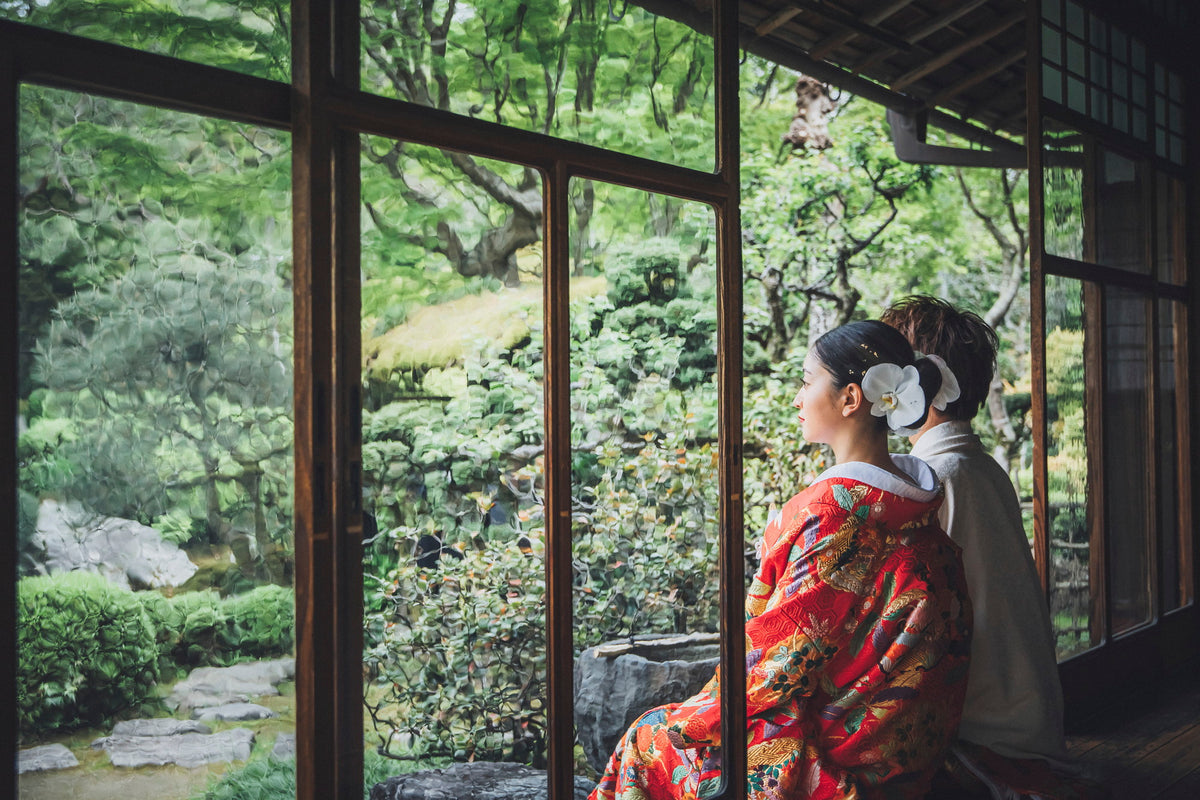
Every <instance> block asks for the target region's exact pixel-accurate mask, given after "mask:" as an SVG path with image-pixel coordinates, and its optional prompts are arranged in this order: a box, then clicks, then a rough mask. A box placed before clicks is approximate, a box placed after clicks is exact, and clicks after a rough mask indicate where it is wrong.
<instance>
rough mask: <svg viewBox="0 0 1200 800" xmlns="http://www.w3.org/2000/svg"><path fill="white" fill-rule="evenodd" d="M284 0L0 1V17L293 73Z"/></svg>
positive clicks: (228, 65) (241, 67)
mask: <svg viewBox="0 0 1200 800" xmlns="http://www.w3.org/2000/svg"><path fill="white" fill-rule="evenodd" d="M290 18H291V4H290V3H289V2H288V1H287V0H257V1H256V2H253V3H246V2H237V1H236V0H209V1H207V2H196V0H159V1H158V2H154V3H132V2H127V1H125V0H36V2H0V19H8V20H12V21H13V22H21V23H24V24H27V25H35V26H37V27H39V28H47V29H49V30H53V31H59V32H60V33H70V34H73V35H75V36H84V37H87V38H88V39H96V40H99V41H102V42H110V43H112V44H119V45H123V46H125V47H132V48H135V49H137V50H145V51H147V52H150V53H157V54H159V55H165V56H172V57H173V58H181V59H183V60H185V61H194V62H196V63H198V64H207V65H209V66H216V67H222V68H224V69H229V70H233V71H234V72H241V73H244V74H247V75H256V76H258V77H260V78H271V79H274V80H277V81H288V80H291V54H290V53H291V49H290V48H291V40H290V36H291V31H290V28H291V24H290Z"/></svg>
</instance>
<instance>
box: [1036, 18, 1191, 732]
mask: <svg viewBox="0 0 1200 800" xmlns="http://www.w3.org/2000/svg"><path fill="white" fill-rule="evenodd" d="M1040 6H1041V4H1040V3H1030V4H1028V5H1027V11H1028V13H1029V18H1028V24H1027V36H1028V47H1027V59H1028V60H1027V70H1026V80H1027V85H1026V92H1027V94H1026V101H1027V112H1028V114H1027V119H1028V128H1027V133H1026V145H1027V148H1028V156H1029V181H1030V203H1029V208H1030V301H1031V302H1030V305H1031V312H1032V313H1031V316H1032V318H1033V320H1034V326H1033V331H1032V332H1031V333H1032V361H1033V365H1032V376H1033V409H1032V418H1033V429H1034V454H1035V455H1034V520H1035V521H1034V528H1035V535H1034V542H1035V544H1034V549H1035V556H1036V559H1037V562H1038V567H1039V573H1040V574H1041V576H1042V579H1043V582H1044V586H1046V585H1047V584H1046V581H1048V577H1049V576H1048V574H1047V573H1048V572H1049V569H1048V564H1049V535H1048V534H1049V532H1048V531H1047V530H1046V519H1047V516H1046V511H1047V503H1048V474H1047V461H1046V409H1045V403H1046V362H1045V358H1046V351H1045V335H1046V332H1045V326H1044V320H1045V307H1046V297H1045V280H1046V276H1047V275H1058V276H1062V277H1066V278H1072V279H1076V280H1079V281H1081V282H1082V284H1083V291H1084V305H1085V314H1084V319H1085V328H1086V334H1085V335H1086V339H1085V341H1086V344H1085V354H1084V358H1085V369H1086V374H1087V376H1088V386H1087V388H1086V402H1087V403H1088V414H1089V415H1090V416H1091V417H1092V418H1094V419H1096V420H1102V419H1103V403H1104V388H1103V387H1104V386H1105V377H1104V376H1105V367H1106V361H1107V353H1106V343H1105V341H1104V313H1105V305H1106V304H1105V302H1104V297H1103V294H1104V288H1105V287H1108V286H1119V287H1124V288H1128V289H1131V290H1133V291H1135V292H1137V293H1139V294H1141V295H1142V296H1144V297H1145V299H1146V300H1147V301H1148V302H1150V303H1151V304H1152V307H1151V310H1150V314H1149V318H1148V319H1147V325H1148V331H1147V343H1146V344H1147V371H1148V372H1147V395H1148V408H1147V415H1148V419H1149V425H1150V430H1151V431H1152V441H1149V442H1147V443H1146V448H1147V458H1148V459H1149V469H1148V472H1149V478H1148V480H1149V481H1150V494H1149V497H1148V501H1149V503H1148V506H1149V507H1148V508H1147V509H1145V515H1146V525H1147V531H1148V532H1149V536H1150V538H1149V542H1148V553H1147V558H1149V559H1150V561H1149V581H1150V591H1151V593H1152V596H1151V603H1150V609H1149V620H1148V621H1147V622H1146V623H1145V624H1141V625H1138V626H1135V627H1133V628H1132V629H1129V630H1126V631H1122V632H1121V633H1119V634H1115V635H1114V634H1113V633H1112V609H1111V604H1110V603H1109V602H1108V593H1109V580H1108V576H1109V574H1110V571H1111V564H1109V563H1108V552H1107V550H1108V548H1107V537H1108V536H1110V535H1119V534H1116V533H1115V532H1110V531H1109V530H1108V526H1107V525H1106V521H1105V518H1104V517H1105V505H1106V502H1105V498H1106V496H1107V494H1108V493H1107V491H1106V486H1105V462H1104V437H1103V433H1102V430H1103V426H1102V425H1097V426H1093V429H1092V430H1095V435H1093V432H1092V430H1089V433H1088V443H1087V447H1088V475H1089V486H1090V491H1091V493H1092V495H1093V496H1092V497H1090V498H1089V518H1090V519H1091V524H1092V527H1091V533H1090V536H1091V547H1090V557H1091V560H1090V563H1089V566H1090V580H1091V585H1092V601H1093V602H1092V626H1093V629H1092V637H1093V647H1091V648H1090V649H1089V650H1087V651H1085V652H1083V653H1080V654H1078V655H1076V656H1073V657H1071V658H1069V659H1066V660H1065V661H1063V662H1062V663H1061V664H1060V665H1059V671H1060V675H1061V677H1062V683H1063V692H1064V697H1065V700H1066V711H1067V719H1068V723H1071V722H1073V721H1074V720H1078V719H1080V718H1082V717H1083V716H1085V715H1086V714H1088V713H1089V710H1090V709H1094V708H1095V707H1096V705H1097V704H1098V703H1103V702H1105V701H1106V699H1107V698H1109V697H1111V696H1112V693H1113V692H1117V691H1122V690H1127V688H1128V687H1129V686H1130V685H1139V684H1140V685H1145V684H1146V683H1147V682H1152V681H1153V680H1155V679H1156V678H1158V677H1161V675H1162V674H1164V673H1165V672H1166V671H1168V670H1169V669H1171V668H1173V667H1175V666H1178V665H1180V664H1181V663H1183V662H1184V661H1185V660H1187V659H1189V658H1192V657H1194V656H1195V655H1196V653H1197V652H1198V651H1200V610H1198V608H1197V603H1196V602H1195V597H1194V594H1193V587H1194V586H1195V581H1196V576H1197V573H1198V565H1197V564H1196V563H1195V560H1194V546H1193V545H1194V541H1195V537H1196V531H1195V530H1194V527H1193V522H1194V516H1193V514H1192V501H1191V498H1192V497H1194V496H1195V490H1196V487H1197V477H1198V476H1197V475H1195V474H1192V470H1191V469H1190V464H1191V462H1192V460H1193V458H1194V454H1195V453H1196V443H1195V442H1194V441H1192V439H1191V426H1190V425H1189V424H1188V423H1189V415H1190V410H1191V405H1190V400H1189V398H1190V397H1196V396H1200V395H1197V380H1196V378H1197V376H1196V370H1194V369H1191V364H1192V358H1193V353H1195V352H1196V351H1195V346H1196V339H1195V337H1196V335H1197V331H1196V330H1195V325H1193V324H1191V318H1192V313H1191V312H1192V309H1194V308H1196V307H1197V306H1196V303H1197V299H1198V298H1200V286H1197V284H1198V283H1200V282H1198V281H1196V280H1194V279H1192V278H1191V276H1192V275H1193V274H1194V272H1192V271H1191V270H1190V264H1189V263H1188V260H1187V259H1186V256H1187V255H1188V253H1196V252H1197V250H1196V246H1197V241H1198V239H1200V237H1198V236H1197V233H1196V232H1195V230H1194V227H1195V226H1194V225H1193V226H1188V224H1187V223H1188V221H1189V220H1195V219H1197V210H1198V203H1197V190H1198V188H1200V169H1198V165H1197V163H1196V161H1197V160H1196V159H1192V161H1191V163H1190V164H1189V165H1186V166H1181V165H1180V164H1178V163H1174V162H1172V161H1170V160H1168V159H1166V158H1162V157H1161V156H1159V155H1158V154H1157V153H1156V150H1155V146H1154V141H1153V136H1151V137H1150V138H1149V141H1141V140H1139V139H1137V138H1135V137H1133V136H1131V135H1128V134H1124V133H1120V132H1118V131H1115V130H1111V129H1109V128H1108V127H1107V126H1106V125H1104V124H1103V122H1102V121H1098V120H1095V119H1093V118H1091V117H1090V116H1089V115H1085V114H1080V113H1077V112H1074V111H1072V110H1070V109H1069V108H1067V107H1066V105H1065V103H1058V102H1055V101H1051V100H1048V99H1046V98H1044V97H1043V95H1042V85H1041V81H1042V70H1041V66H1042V58H1041V32H1042V26H1041V8H1040ZM1085 6H1086V4H1085ZM1089 11H1090V8H1089ZM1117 22H1119V20H1118V21H1117ZM1114 24H1116V23H1115V22H1114ZM1151 69H1152V70H1153V65H1152V66H1151ZM1152 88H1153V87H1152ZM1048 117H1052V118H1053V119H1054V120H1055V121H1056V122H1059V123H1062V124H1065V125H1068V126H1070V127H1072V128H1074V129H1076V130H1078V131H1080V132H1081V133H1082V134H1084V135H1085V138H1086V139H1087V140H1089V144H1087V145H1086V146H1085V164H1087V167H1086V168H1085V175H1084V181H1083V206H1084V209H1083V220H1082V223H1083V226H1084V249H1083V253H1082V260H1079V261H1076V260H1074V259H1069V258H1063V257H1060V256H1055V255H1052V254H1049V253H1047V252H1046V251H1045V237H1044V229H1043V220H1044V215H1045V205H1044V183H1043V181H1044V169H1043V168H1044V159H1043V152H1044V151H1043V146H1044V143H1043V138H1042V128H1043V119H1045V118H1048ZM1198 117H1200V113H1198V112H1197V109H1196V108H1195V106H1194V105H1192V106H1189V107H1188V120H1187V123H1188V126H1187V134H1186V137H1187V144H1189V145H1191V147H1192V148H1194V147H1195V144H1196V142H1197V139H1198V137H1197V130H1196V127H1195V126H1196V124H1197V123H1198ZM1150 122H1151V124H1152V123H1153V117H1151V120H1150ZM1097 145H1100V146H1103V147H1104V148H1107V149H1112V150H1114V151H1116V152H1118V153H1120V154H1121V155H1124V156H1127V157H1131V158H1134V159H1136V160H1138V161H1140V162H1141V163H1142V164H1143V165H1144V167H1145V172H1146V174H1147V176H1148V177H1147V179H1146V180H1147V182H1150V183H1152V182H1153V181H1155V180H1158V179H1159V176H1160V175H1167V176H1171V177H1177V178H1181V179H1182V181H1183V185H1184V192H1185V201H1186V206H1185V207H1183V208H1178V209H1177V210H1176V213H1177V215H1178V216H1177V218H1176V220H1175V228H1174V231H1175V232H1174V235H1175V237H1176V239H1175V241H1174V242H1173V243H1172V244H1171V245H1170V246H1172V247H1173V248H1174V250H1175V257H1176V258H1177V259H1183V260H1182V261H1177V262H1176V264H1182V270H1183V272H1182V275H1183V276H1184V283H1183V284H1182V285H1180V284H1177V283H1175V282H1174V281H1173V280H1171V281H1163V280H1160V279H1159V275H1158V268H1157V263H1156V260H1155V256H1156V254H1157V253H1156V248H1157V236H1156V231H1157V228H1156V224H1155V223H1156V219H1155V214H1156V213H1157V209H1156V204H1155V201H1154V192H1153V191H1152V188H1153V187H1149V188H1147V187H1143V191H1142V207H1143V210H1144V212H1145V214H1146V221H1147V226H1146V227H1147V229H1146V231H1145V234H1146V243H1145V244H1146V246H1145V250H1146V252H1145V258H1146V262H1147V264H1148V265H1149V267H1150V269H1149V272H1148V274H1137V273H1134V272H1130V271H1126V270H1121V269H1115V268H1112V267H1108V266H1104V265H1100V264H1096V263H1095V261H1096V255H1097V254H1096V252H1095V230H1096V219H1095V208H1096V202H1097V194H1096V187H1095V186H1094V177H1093V176H1094V175H1095V168H1096V164H1095V163H1094V161H1095V158H1096V157H1097V153H1098V151H1099V147H1098V146H1097ZM1192 152H1195V150H1194V149H1193V150H1192ZM1172 196H1174V194H1173V192H1172ZM1185 237H1186V238H1185ZM1163 299H1168V300H1172V301H1178V302H1180V304H1181V312H1182V319H1181V320H1180V323H1181V329H1177V330H1176V332H1175V336H1176V343H1175V344H1176V355H1175V363H1176V368H1177V370H1179V372H1178V373H1177V375H1176V385H1177V387H1178V390H1177V399H1176V415H1177V419H1176V425H1177V430H1176V432H1175V433H1176V436H1177V437H1178V440H1179V442H1180V446H1179V448H1178V461H1177V469H1178V475H1177V478H1176V485H1175V486H1170V487H1164V486H1160V485H1158V479H1157V473H1158V467H1159V463H1160V462H1159V460H1158V459H1159V456H1160V447H1159V445H1158V444H1157V442H1158V439H1159V438H1160V436H1161V432H1160V431H1159V422H1158V409H1157V408H1155V407H1154V406H1155V405H1156V404H1155V403H1154V396H1155V387H1156V386H1157V385H1158V374H1157V373H1158V357H1159V344H1158V321H1159V314H1160V310H1159V303H1160V301H1161V300H1163ZM1180 337H1186V338H1183V339H1181V338H1180ZM1163 491H1178V493H1179V497H1180V508H1179V509H1178V513H1177V517H1178V521H1177V523H1176V521H1172V520H1162V519H1159V509H1158V495H1159V493H1160V492H1163ZM1176 524H1177V525H1178V526H1179V527H1178V528H1176ZM1166 535H1178V536H1179V537H1180V540H1179V553H1178V557H1179V558H1180V560H1181V564H1187V563H1189V562H1190V569H1186V570H1185V569H1181V570H1180V572H1181V574H1180V577H1179V580H1180V591H1181V593H1182V594H1181V605H1180V607H1179V608H1175V609H1170V610H1166V609H1163V608H1162V595H1163V593H1162V589H1163V587H1162V585H1161V583H1162V580H1163V577H1162V570H1161V569H1160V565H1159V557H1160V553H1161V550H1162V547H1161V545H1162V537H1163V536H1166Z"/></svg>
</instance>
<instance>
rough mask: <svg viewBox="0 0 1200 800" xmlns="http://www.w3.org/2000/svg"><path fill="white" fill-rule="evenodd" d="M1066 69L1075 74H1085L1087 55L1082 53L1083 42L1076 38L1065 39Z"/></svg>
mask: <svg viewBox="0 0 1200 800" xmlns="http://www.w3.org/2000/svg"><path fill="white" fill-rule="evenodd" d="M1067 69H1069V70H1070V71H1071V72H1073V73H1075V74H1076V75H1085V74H1086V69H1087V57H1086V56H1085V55H1084V50H1083V42H1081V41H1079V40H1078V39H1070V38H1068V39H1067Z"/></svg>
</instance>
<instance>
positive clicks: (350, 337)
mask: <svg viewBox="0 0 1200 800" xmlns="http://www.w3.org/2000/svg"><path fill="white" fill-rule="evenodd" d="M322 13H323V14H324V13H329V14H331V15H332V19H331V24H332V26H333V32H334V35H333V37H332V42H333V51H332V52H331V53H330V54H329V65H330V66H329V68H330V71H331V73H332V80H331V81H329V82H325V81H323V80H322V81H321V82H320V83H318V84H316V86H318V87H319V88H321V89H322V90H324V91H323V93H322V94H321V95H319V98H320V108H321V115H322V119H321V125H322V126H325V127H328V129H329V130H330V131H331V133H330V136H331V142H330V145H331V157H332V166H333V176H332V192H331V195H330V198H329V200H328V201H327V202H328V203H329V204H330V206H331V208H330V212H329V213H330V214H331V215H332V218H331V229H332V230H331V233H332V236H333V241H332V246H331V255H332V259H333V263H332V265H331V266H330V278H331V280H330V292H331V298H330V300H331V307H332V314H333V317H332V320H331V325H330V331H329V335H330V337H331V339H332V351H333V358H332V360H331V366H332V370H333V375H332V382H331V384H330V387H331V391H330V398H331V408H330V420H329V422H328V425H329V426H330V438H331V443H330V446H331V448H332V449H331V453H330V468H331V475H330V478H331V480H330V487H331V491H332V496H331V515H332V519H331V521H332V528H331V534H332V536H333V548H332V549H333V557H334V564H333V569H332V573H331V575H330V576H329V578H330V579H331V580H332V585H331V586H330V587H329V589H328V591H329V593H330V595H331V597H332V600H333V610H332V613H333V616H334V625H335V628H334V631H333V641H334V648H333V650H332V655H331V660H332V661H333V662H334V664H333V673H334V675H333V677H334V680H333V685H332V686H330V687H329V688H330V695H331V696H330V697H329V699H328V702H330V703H332V705H333V718H334V731H335V733H334V736H335V738H336V745H335V746H336V749H335V750H334V751H333V752H334V756H335V763H334V765H333V766H334V770H335V774H334V777H333V783H334V785H335V786H337V789H338V794H337V797H361V796H362V783H363V699H362V698H363V694H362V693H363V658H362V653H363V611H364V609H363V591H362V589H363V503H362V498H363V493H362V471H363V470H362V324H361V317H362V285H361V280H362V278H361V275H362V273H361V238H362V229H361V220H360V214H361V206H362V198H361V195H362V192H361V173H360V159H361V155H360V153H361V148H360V144H359V143H360V135H359V134H358V132H356V131H350V130H345V129H335V128H334V124H335V120H336V117H333V116H332V115H331V114H330V112H329V109H328V104H327V103H326V102H325V97H326V96H327V95H328V94H330V93H332V92H333V91H335V89H336V88H337V87H341V88H343V89H346V90H349V89H356V88H357V87H358V84H359V63H360V52H359V48H360V44H359V31H360V27H361V23H360V21H359V9H358V4H357V3H339V2H332V0H331V7H330V10H329V12H325V11H324V9H322Z"/></svg>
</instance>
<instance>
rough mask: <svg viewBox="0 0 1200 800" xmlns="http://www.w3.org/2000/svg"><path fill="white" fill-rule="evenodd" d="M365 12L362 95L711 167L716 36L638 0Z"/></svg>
mask: <svg viewBox="0 0 1200 800" xmlns="http://www.w3.org/2000/svg"><path fill="white" fill-rule="evenodd" d="M362 19H363V28H362V48H363V54H362V55H363V69H362V76H363V77H362V81H363V89H364V90H365V91H368V92H374V93H376V94H380V95H384V96H387V97H396V98H399V99H401V100H407V101H409V102H412V103H417V104H419V105H423V106H431V107H434V108H439V109H443V110H445V111H451V112H454V113H456V114H463V115H466V116H471V117H476V118H479V119H484V120H488V121H490V122H497V123H500V124H502V125H510V126H512V127H514V128H520V129H522V130H528V131H537V132H540V133H546V134H550V135H552V136H559V137H562V138H564V139H570V140H574V141H580V142H585V143H587V144H594V145H597V146H600V147H604V148H606V149H609V150H617V151H620V152H623V153H630V154H633V155H639V156H644V157H646V158H653V159H656V160H659V161H663V162H667V163H672V164H680V165H683V166H686V167H692V168H694V169H702V170H711V169H712V168H713V165H714V163H715V158H716V154H715V150H714V146H713V142H714V141H715V138H716V137H715V128H714V123H713V119H714V114H715V104H714V95H713V42H712V39H711V38H710V37H708V36H707V35H704V34H700V33H697V32H696V31H694V30H692V29H691V28H689V27H687V26H686V25H683V24H681V23H678V22H675V21H673V20H669V19H667V18H665V17H659V16H656V15H654V14H652V13H650V12H648V11H646V10H645V9H643V8H641V7H639V6H638V5H637V4H636V3H622V4H620V8H619V10H615V6H613V4H611V3H578V2H571V0H548V1H547V2H539V3H520V4H516V3H496V2H490V1H481V0H471V1H470V2H458V3H452V2H444V0H443V1H442V2H426V3H411V2H410V3H397V2H392V0H362ZM465 179H470V176H469V175H468V176H465Z"/></svg>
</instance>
